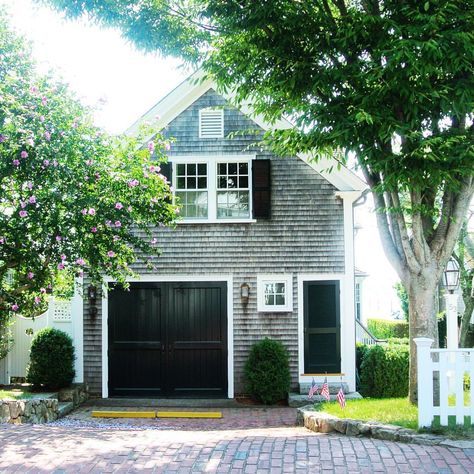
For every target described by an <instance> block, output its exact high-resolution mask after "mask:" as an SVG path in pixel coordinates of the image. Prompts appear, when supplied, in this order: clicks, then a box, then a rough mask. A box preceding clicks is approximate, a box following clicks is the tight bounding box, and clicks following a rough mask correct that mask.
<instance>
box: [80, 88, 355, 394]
mask: <svg viewBox="0 0 474 474" xmlns="http://www.w3.org/2000/svg"><path fill="white" fill-rule="evenodd" d="M218 105H225V101H224V99H223V98H222V97H220V96H219V95H217V94H216V93H215V92H214V91H212V90H210V91H208V92H207V93H205V94H204V95H203V96H202V97H200V98H199V99H198V100H196V102H194V104H192V105H191V106H190V107H189V108H188V109H187V110H185V111H184V112H183V113H181V114H180V115H179V116H178V117H177V118H176V119H174V120H173V121H172V122H171V123H170V124H169V125H168V127H167V128H166V134H167V135H168V136H170V137H175V138H176V143H173V145H172V149H171V152H170V153H169V155H170V157H173V155H175V156H178V155H179V156H183V155H192V156H196V155H203V156H210V155H211V156H212V155H215V156H222V155H223V154H227V155H229V154H232V155H236V154H240V153H241V154H246V155H248V154H256V158H257V159H271V161H272V163H271V178H272V203H271V215H272V216H271V219H269V220H258V221H257V222H254V223H245V224H237V223H236V224H205V223H203V224H189V225H188V224H180V225H178V226H177V227H176V229H173V230H171V229H157V230H156V237H157V239H158V245H159V247H160V248H161V249H162V251H163V253H162V255H161V256H160V257H159V258H157V259H153V260H152V263H153V264H154V265H155V266H156V267H157V269H156V270H147V268H146V267H145V266H140V265H138V266H136V268H135V269H136V270H137V271H138V272H140V273H142V274H147V273H149V274H150V273H153V274H162V275H176V276H177V277H178V276H179V275H195V276H196V281H199V276H200V275H206V276H210V275H212V274H216V275H227V274H232V276H233V285H234V288H233V294H234V308H233V318H234V361H235V363H234V382H235V392H236V393H239V392H242V391H243V388H244V387H243V377H242V375H243V374H242V372H243V365H244V363H245V360H246V357H247V354H248V351H249V348H250V347H251V345H252V344H253V343H254V342H256V341H258V340H260V339H262V338H263V337H265V336H268V337H271V338H275V339H279V340H281V341H282V342H283V343H284V345H285V346H286V347H287V349H288V351H289V353H290V364H291V374H292V384H293V386H296V385H297V383H298V304H300V302H299V301H298V294H297V275H298V274H301V273H305V274H321V273H323V274H324V273H327V274H343V273H344V272H345V262H344V228H343V220H344V216H343V204H342V201H341V200H340V199H338V198H336V196H335V192H336V189H335V188H334V186H333V185H331V184H330V183H328V182H327V181H326V180H325V179H323V178H322V177H321V176H320V175H319V174H317V173H316V172H315V171H314V170H313V169H311V167H309V166H308V165H307V164H305V163H304V162H303V161H301V160H300V159H298V158H282V157H277V156H275V155H272V154H271V153H269V152H268V151H263V150H261V148H260V147H258V146H252V144H253V143H255V141H257V140H258V137H256V136H255V135H253V134H250V135H247V136H236V137H234V138H231V139H229V138H224V139H199V135H198V117H199V109H201V108H204V107H209V106H218ZM224 117H225V118H224V124H225V136H227V135H228V134H229V133H230V132H233V131H242V130H246V129H249V128H253V129H258V127H257V126H256V125H255V124H254V123H253V122H252V121H250V120H249V119H247V118H246V117H245V116H244V115H243V114H241V113H240V112H239V111H237V110H236V109H234V108H231V107H228V106H226V108H225V110H224ZM249 145H250V147H249ZM259 273H260V274H262V273H263V274H269V273H280V274H281V273H285V274H288V273H291V274H292V275H293V301H294V304H293V312H291V313H275V314H269V313H258V312H257V298H256V296H257V295H256V288H257V274H259ZM244 282H246V283H248V284H249V285H250V300H249V303H248V305H247V306H246V307H244V306H243V305H242V304H241V300H240V286H241V284H242V283H244ZM98 309H99V314H98V315H97V317H96V318H95V319H92V318H91V317H89V315H88V308H87V302H86V304H85V307H84V375H85V379H86V380H87V382H88V383H89V386H90V389H91V391H92V392H95V393H97V394H100V393H101V381H102V360H101V357H102V334H101V303H100V299H98ZM351 314H352V313H351ZM341 317H344V315H341Z"/></svg>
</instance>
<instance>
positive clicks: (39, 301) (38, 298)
mask: <svg viewBox="0 0 474 474" xmlns="http://www.w3.org/2000/svg"><path fill="white" fill-rule="evenodd" d="M40 303H41V297H40V296H35V304H40Z"/></svg>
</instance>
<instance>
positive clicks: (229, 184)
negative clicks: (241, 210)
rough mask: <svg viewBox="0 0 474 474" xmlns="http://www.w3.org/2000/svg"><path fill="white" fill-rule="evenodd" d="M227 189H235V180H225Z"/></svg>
mask: <svg viewBox="0 0 474 474" xmlns="http://www.w3.org/2000/svg"><path fill="white" fill-rule="evenodd" d="M227 187H228V188H236V187H237V178H228V179H227Z"/></svg>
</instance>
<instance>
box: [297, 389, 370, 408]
mask: <svg viewBox="0 0 474 474" xmlns="http://www.w3.org/2000/svg"><path fill="white" fill-rule="evenodd" d="M308 390H309V389H308ZM345 397H346V400H355V399H359V398H362V396H361V395H360V394H359V392H349V393H346V394H345ZM325 401H326V399H325V398H324V397H321V395H315V396H314V397H313V399H312V400H308V394H307V393H306V394H304V395H302V394H300V393H289V394H288V406H290V407H292V408H299V407H304V406H305V405H313V404H315V403H324V402H325ZM330 401H332V402H333V401H336V395H330Z"/></svg>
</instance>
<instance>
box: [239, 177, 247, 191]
mask: <svg viewBox="0 0 474 474" xmlns="http://www.w3.org/2000/svg"><path fill="white" fill-rule="evenodd" d="M238 187H239V188H248V187H249V178H248V176H239V185H238Z"/></svg>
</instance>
